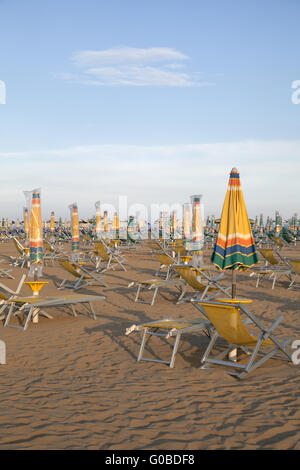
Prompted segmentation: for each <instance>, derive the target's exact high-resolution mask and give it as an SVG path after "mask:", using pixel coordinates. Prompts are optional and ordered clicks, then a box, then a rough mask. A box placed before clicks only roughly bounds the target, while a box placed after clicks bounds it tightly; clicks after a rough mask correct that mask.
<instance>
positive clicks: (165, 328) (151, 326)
mask: <svg viewBox="0 0 300 470" xmlns="http://www.w3.org/2000/svg"><path fill="white" fill-rule="evenodd" d="M209 325H210V324H209V322H207V321H206V320H201V319H200V320H199V319H198V320H183V319H179V320H174V319H170V318H164V319H162V320H157V321H153V322H145V323H142V324H140V325H132V326H131V327H130V328H127V330H126V333H125V334H126V335H129V334H131V333H132V332H133V331H141V332H142V333H143V335H142V341H141V345H140V350H139V354H138V358H137V360H138V361H149V362H160V363H163V364H167V365H169V366H170V367H171V368H172V367H174V362H175V356H176V353H177V351H178V346H179V342H180V338H181V336H182V335H184V334H192V333H199V332H207V330H208V328H209ZM151 336H158V337H161V338H165V339H168V338H170V337H172V336H173V337H175V342H174V345H173V348H172V354H171V359H170V360H169V361H164V360H161V359H151V358H146V357H144V356H143V354H144V349H145V346H146V344H147V341H148V339H149V338H150V337H151Z"/></svg>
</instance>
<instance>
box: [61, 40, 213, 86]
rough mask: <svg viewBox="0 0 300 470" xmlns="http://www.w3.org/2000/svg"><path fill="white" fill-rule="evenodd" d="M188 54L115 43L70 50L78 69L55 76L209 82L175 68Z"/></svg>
mask: <svg viewBox="0 0 300 470" xmlns="http://www.w3.org/2000/svg"><path fill="white" fill-rule="evenodd" d="M188 59H189V57H188V56H186V55H185V54H183V53H181V52H179V51H176V50H175V49H172V48H168V47H150V48H134V47H126V46H123V47H116V48H112V49H106V50H95V51H91V50H86V51H78V52H75V53H73V55H72V57H71V63H72V64H73V66H75V67H76V68H77V69H78V70H79V71H78V72H77V71H74V72H71V73H61V74H59V78H61V79H63V80H67V81H70V82H73V83H80V84H85V85H93V86H171V87H172V86H173V87H199V86H211V85H214V83H213V82H210V81H207V80H202V79H201V78H200V76H199V74H198V73H195V72H189V71H186V70H185V71H184V72H183V71H178V69H181V70H182V69H184V68H186V67H187V65H186V64H187V61H188Z"/></svg>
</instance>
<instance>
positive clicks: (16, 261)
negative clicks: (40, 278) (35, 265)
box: [10, 237, 30, 268]
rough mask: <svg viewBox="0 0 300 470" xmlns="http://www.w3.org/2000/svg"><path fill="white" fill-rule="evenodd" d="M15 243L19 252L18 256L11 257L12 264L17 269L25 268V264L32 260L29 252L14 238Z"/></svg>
mask: <svg viewBox="0 0 300 470" xmlns="http://www.w3.org/2000/svg"><path fill="white" fill-rule="evenodd" d="M13 242H14V245H15V248H16V250H17V252H18V256H17V257H16V256H10V259H11V260H12V263H11V264H12V265H13V266H15V267H16V266H19V265H20V267H21V268H23V267H24V265H25V263H27V262H28V261H29V259H30V258H29V250H26V248H25V247H24V246H23V245H22V243H20V241H19V240H18V239H17V238H16V237H13Z"/></svg>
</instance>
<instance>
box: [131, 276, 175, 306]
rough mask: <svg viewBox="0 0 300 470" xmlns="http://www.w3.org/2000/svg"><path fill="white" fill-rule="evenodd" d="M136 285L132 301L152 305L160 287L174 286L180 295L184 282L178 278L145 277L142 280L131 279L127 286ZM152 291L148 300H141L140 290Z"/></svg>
mask: <svg viewBox="0 0 300 470" xmlns="http://www.w3.org/2000/svg"><path fill="white" fill-rule="evenodd" d="M133 286H137V291H136V296H135V299H134V301H135V302H139V303H141V304H148V305H151V306H152V305H154V302H155V299H156V296H157V293H158V290H159V289H160V288H165V289H166V288H167V289H169V288H172V287H175V288H176V289H178V290H180V297H179V298H181V296H182V292H183V289H184V283H183V282H182V281H181V280H180V279H169V278H168V279H146V280H144V281H132V282H130V283H129V284H128V287H133ZM142 290H143V291H145V290H147V291H152V292H153V295H152V299H151V300H150V301H146V300H142V299H141V298H140V294H141V291H142Z"/></svg>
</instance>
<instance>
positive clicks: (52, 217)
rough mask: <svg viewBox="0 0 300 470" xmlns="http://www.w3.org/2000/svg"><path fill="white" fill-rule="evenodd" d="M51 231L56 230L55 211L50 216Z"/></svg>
mask: <svg viewBox="0 0 300 470" xmlns="http://www.w3.org/2000/svg"><path fill="white" fill-rule="evenodd" d="M50 232H51V233H54V232H55V215H54V212H53V211H52V212H51V216H50Z"/></svg>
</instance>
